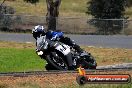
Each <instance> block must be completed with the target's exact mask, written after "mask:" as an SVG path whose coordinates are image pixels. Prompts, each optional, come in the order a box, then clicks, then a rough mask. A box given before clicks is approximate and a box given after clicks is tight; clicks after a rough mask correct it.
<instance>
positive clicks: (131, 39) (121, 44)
mask: <svg viewBox="0 0 132 88" xmlns="http://www.w3.org/2000/svg"><path fill="white" fill-rule="evenodd" d="M65 36H67V37H70V38H71V39H72V40H74V41H75V42H76V43H77V44H79V45H85V46H96V47H106V48H127V49H132V35H130V36H125V35H112V36H111V35H74V34H68V35H65ZM0 41H14V42H26V43H29V42H35V40H34V38H33V37H32V34H18V33H0Z"/></svg>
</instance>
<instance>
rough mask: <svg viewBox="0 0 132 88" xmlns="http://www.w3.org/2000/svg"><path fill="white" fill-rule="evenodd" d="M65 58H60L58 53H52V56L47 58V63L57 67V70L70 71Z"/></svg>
mask: <svg viewBox="0 0 132 88" xmlns="http://www.w3.org/2000/svg"><path fill="white" fill-rule="evenodd" d="M63 58H64V57H62V56H58V54H57V53H56V52H51V54H50V55H48V56H47V62H48V63H49V64H51V65H52V66H53V67H55V68H56V70H68V66H67V63H66V62H65V61H64V60H63Z"/></svg>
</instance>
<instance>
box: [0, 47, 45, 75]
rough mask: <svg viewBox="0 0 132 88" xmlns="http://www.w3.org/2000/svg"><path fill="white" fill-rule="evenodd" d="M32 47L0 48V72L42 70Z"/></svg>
mask: <svg viewBox="0 0 132 88" xmlns="http://www.w3.org/2000/svg"><path fill="white" fill-rule="evenodd" d="M45 63H46V62H44V60H42V59H40V58H39V57H38V56H37V55H36V53H35V50H34V49H16V48H0V72H18V71H35V70H44V64H45Z"/></svg>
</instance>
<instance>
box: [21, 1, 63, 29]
mask: <svg viewBox="0 0 132 88" xmlns="http://www.w3.org/2000/svg"><path fill="white" fill-rule="evenodd" d="M24 1H26V2H29V3H33V4H34V3H37V2H39V0H24ZM46 3H47V14H46V22H47V25H48V30H56V20H57V17H58V15H59V6H60V4H61V0H46Z"/></svg>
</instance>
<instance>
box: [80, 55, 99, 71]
mask: <svg viewBox="0 0 132 88" xmlns="http://www.w3.org/2000/svg"><path fill="white" fill-rule="evenodd" d="M82 63H84V68H85V69H96V67H97V63H96V60H95V59H94V57H93V56H92V55H91V54H89V56H86V58H85V59H84V61H82Z"/></svg>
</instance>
